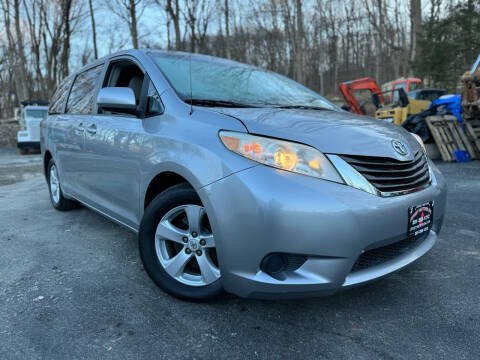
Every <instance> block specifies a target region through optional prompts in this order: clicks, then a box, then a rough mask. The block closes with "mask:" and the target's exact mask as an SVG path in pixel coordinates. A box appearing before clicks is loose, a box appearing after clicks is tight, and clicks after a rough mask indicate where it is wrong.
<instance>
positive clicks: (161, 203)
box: [138, 184, 223, 301]
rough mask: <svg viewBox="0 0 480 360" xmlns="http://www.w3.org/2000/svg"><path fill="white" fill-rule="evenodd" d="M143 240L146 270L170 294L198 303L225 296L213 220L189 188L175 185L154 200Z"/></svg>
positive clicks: (144, 224)
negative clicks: (212, 226)
mask: <svg viewBox="0 0 480 360" xmlns="http://www.w3.org/2000/svg"><path fill="white" fill-rule="evenodd" d="M138 240H139V250H140V257H141V259H142V262H143V265H144V267H145V270H146V271H147V273H148V275H149V276H150V278H151V279H152V280H153V281H154V282H155V284H157V285H158V286H159V287H160V288H161V289H162V290H164V291H165V292H167V293H169V294H171V295H173V296H175V297H178V298H181V299H184V300H193V301H201V300H209V299H213V298H216V297H218V296H219V295H220V294H221V293H222V292H223V287H222V284H221V280H220V270H219V267H218V259H217V253H216V248H215V238H214V235H213V233H212V230H211V227H210V223H209V221H208V216H207V214H206V211H205V208H204V207H203V205H202V203H201V201H200V198H199V197H198V195H197V193H196V192H195V190H194V189H193V188H192V187H191V186H189V185H188V184H179V185H175V186H173V187H171V188H169V189H167V190H165V191H163V192H162V193H160V194H159V195H158V196H157V197H156V198H155V199H154V200H152V202H151V203H150V204H149V205H148V207H147V209H146V210H145V214H144V216H143V219H142V222H141V224H140V231H139V234H138Z"/></svg>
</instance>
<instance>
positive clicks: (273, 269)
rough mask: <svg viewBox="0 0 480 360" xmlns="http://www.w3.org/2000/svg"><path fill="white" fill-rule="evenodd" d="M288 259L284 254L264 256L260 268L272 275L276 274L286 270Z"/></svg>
mask: <svg viewBox="0 0 480 360" xmlns="http://www.w3.org/2000/svg"><path fill="white" fill-rule="evenodd" d="M286 265H287V261H286V259H285V256H284V255H283V254H270V255H267V256H265V257H264V258H263V260H262V263H261V264H260V269H262V271H264V272H266V273H267V274H270V275H276V274H279V273H281V272H282V271H284V270H285V267H286Z"/></svg>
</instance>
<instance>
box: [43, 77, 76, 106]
mask: <svg viewBox="0 0 480 360" xmlns="http://www.w3.org/2000/svg"><path fill="white" fill-rule="evenodd" d="M72 80H73V77H72V76H70V77H68V78H65V79H64V80H63V81H62V82H61V83H60V85H59V86H58V87H57V90H56V91H55V93H54V94H53V96H52V101H51V102H50V108H49V109H48V113H49V114H60V113H61V112H62V110H63V108H62V106H63V103H64V101H65V97H66V96H67V92H68V89H69V88H70V85H71V84H72Z"/></svg>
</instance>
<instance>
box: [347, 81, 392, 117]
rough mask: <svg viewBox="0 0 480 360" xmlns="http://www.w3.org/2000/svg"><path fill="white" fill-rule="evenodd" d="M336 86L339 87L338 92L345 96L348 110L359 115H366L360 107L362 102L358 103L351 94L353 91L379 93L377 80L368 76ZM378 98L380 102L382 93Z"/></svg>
mask: <svg viewBox="0 0 480 360" xmlns="http://www.w3.org/2000/svg"><path fill="white" fill-rule="evenodd" d="M338 87H339V88H340V92H341V93H342V95H343V97H344V98H345V101H346V103H347V105H348V107H349V108H350V111H351V112H353V113H355V114H359V115H366V111H365V110H364V109H362V107H363V105H364V104H362V105H360V104H359V103H358V100H357V99H356V98H355V96H354V95H353V91H358V90H369V91H370V92H371V93H372V94H379V93H381V90H380V88H379V87H378V84H377V82H376V81H375V80H373V79H371V78H368V77H366V78H361V79H356V80H352V81H346V82H342V83H339V84H338ZM379 99H380V101H381V102H382V103H383V102H384V99H383V95H380V96H379Z"/></svg>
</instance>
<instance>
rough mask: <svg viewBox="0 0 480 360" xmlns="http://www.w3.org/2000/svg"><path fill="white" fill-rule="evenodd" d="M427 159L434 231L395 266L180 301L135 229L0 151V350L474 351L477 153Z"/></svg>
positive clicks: (232, 355)
mask: <svg viewBox="0 0 480 360" xmlns="http://www.w3.org/2000/svg"><path fill="white" fill-rule="evenodd" d="M439 167H440V168H441V170H442V171H443V172H444V174H445V175H446V177H447V179H448V183H449V204H448V211H447V216H446V220H445V225H444V228H443V231H442V233H441V236H440V239H439V242H438V243H437V245H436V246H435V247H434V248H433V249H432V251H431V252H430V253H429V254H427V255H426V256H425V257H423V258H422V259H420V260H419V261H417V262H416V263H414V264H412V265H411V266H409V267H408V268H407V269H404V270H403V271H401V272H398V273H396V274H392V275H390V276H387V277H386V278H384V279H382V280H380V281H378V282H376V283H374V284H372V285H369V286H366V287H362V288H358V289H353V290H349V291H346V292H343V293H340V294H337V295H335V296H332V297H328V298H320V299H309V300H302V301H283V302H271V301H252V300H243V299H239V298H236V297H234V296H229V295H226V296H225V297H223V298H221V299H219V300H217V301H215V302H212V303H202V304H193V303H188V302H182V301H179V300H176V299H174V298H172V297H169V296H168V295H166V294H164V293H163V292H162V291H160V290H159V289H157V288H156V287H155V286H154V285H153V283H152V282H151V281H150V280H149V278H148V277H147V275H146V274H145V272H144V270H143V268H142V265H141V263H140V261H139V257H138V253H137V246H136V237H135V235H134V234H133V233H131V232H129V231H127V230H125V229H123V228H122V227H120V226H118V225H115V224H113V223H112V222H110V221H108V220H106V219H104V218H103V217H101V216H99V215H97V214H95V213H93V212H92V211H89V210H87V209H85V208H81V209H78V210H74V211H71V212H69V213H61V212H58V211H55V210H53V208H52V207H51V206H50V202H49V198H48V193H47V187H46V185H45V181H44V178H43V175H42V174H41V162H40V157H39V156H38V155H29V156H24V157H21V156H19V155H16V153H15V151H5V150H0V249H1V251H0V359H79V358H95V359H99V358H102V359H103V358H104V359H134V358H155V359H170V358H176V359H178V358H188V359H191V358H196V359H212V358H228V359H237V358H238V359H241V358H248V359H252V358H253V359H254V358H273V359H277V358H302V359H303V358H312V359H322V358H326V359H340V358H345V359H413V358H421V359H474V358H478V354H479V353H480V281H479V278H480V218H479V212H480V161H476V162H471V163H466V164H444V163H440V164H439Z"/></svg>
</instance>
